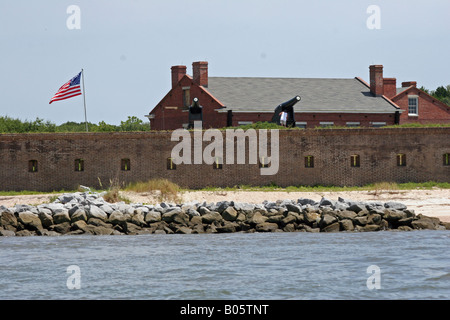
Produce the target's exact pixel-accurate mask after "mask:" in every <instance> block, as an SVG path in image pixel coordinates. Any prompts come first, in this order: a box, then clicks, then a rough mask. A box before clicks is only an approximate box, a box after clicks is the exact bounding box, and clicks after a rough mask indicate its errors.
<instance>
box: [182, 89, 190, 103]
mask: <svg viewBox="0 0 450 320" xmlns="http://www.w3.org/2000/svg"><path fill="white" fill-rule="evenodd" d="M190 105H191V88H190V87H183V106H185V107H189V106H190Z"/></svg>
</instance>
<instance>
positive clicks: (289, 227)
mask: <svg viewBox="0 0 450 320" xmlns="http://www.w3.org/2000/svg"><path fill="white" fill-rule="evenodd" d="M295 230H296V228H295V225H294V224H293V223H289V224H287V225H285V226H284V227H283V231H284V232H294V231H295Z"/></svg>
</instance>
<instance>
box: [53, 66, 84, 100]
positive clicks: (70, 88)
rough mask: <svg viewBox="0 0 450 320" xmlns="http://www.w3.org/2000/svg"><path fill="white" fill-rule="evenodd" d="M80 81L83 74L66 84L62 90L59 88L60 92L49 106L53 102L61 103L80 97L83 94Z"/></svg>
mask: <svg viewBox="0 0 450 320" xmlns="http://www.w3.org/2000/svg"><path fill="white" fill-rule="evenodd" d="M80 79H81V72H80V73H79V74H78V75H76V76H75V77H73V78H72V79H70V80H69V81H67V82H66V83H64V84H63V85H62V87H61V88H59V90H58V92H56V93H55V95H54V96H53V98H52V99H51V100H50V102H49V104H51V103H52V102H53V101H59V100H64V99H69V98H72V97H75V96H79V95H80V94H81V88H80Z"/></svg>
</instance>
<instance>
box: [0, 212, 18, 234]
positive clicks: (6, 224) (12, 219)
mask: <svg viewBox="0 0 450 320" xmlns="http://www.w3.org/2000/svg"><path fill="white" fill-rule="evenodd" d="M0 225H1V226H3V229H5V230H10V231H15V230H16V228H17V218H16V216H15V215H14V214H13V213H12V212H11V211H3V212H2V214H1V216H0Z"/></svg>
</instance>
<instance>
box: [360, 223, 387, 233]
mask: <svg viewBox="0 0 450 320" xmlns="http://www.w3.org/2000/svg"><path fill="white" fill-rule="evenodd" d="M379 230H381V227H380V226H379V225H377V224H366V225H365V226H356V231H362V232H372V231H379Z"/></svg>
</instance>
